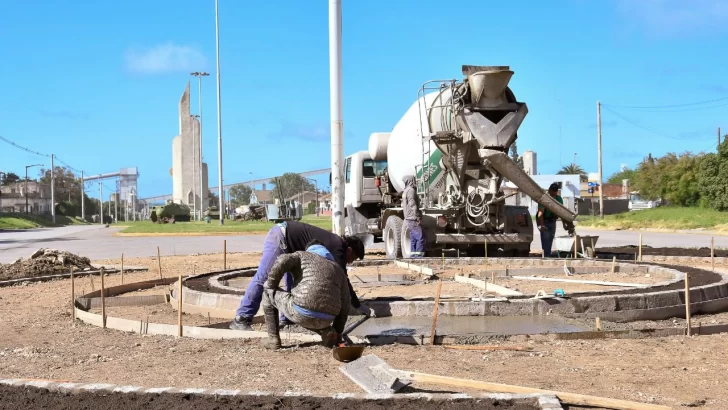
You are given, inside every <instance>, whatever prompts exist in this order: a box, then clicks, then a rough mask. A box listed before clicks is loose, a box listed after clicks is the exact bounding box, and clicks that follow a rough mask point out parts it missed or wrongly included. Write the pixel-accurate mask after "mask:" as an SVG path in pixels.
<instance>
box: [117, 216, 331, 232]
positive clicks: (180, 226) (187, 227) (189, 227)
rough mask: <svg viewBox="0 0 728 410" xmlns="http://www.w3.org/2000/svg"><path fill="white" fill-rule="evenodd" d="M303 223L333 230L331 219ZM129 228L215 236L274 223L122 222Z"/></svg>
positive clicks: (311, 218) (266, 227) (264, 229)
mask: <svg viewBox="0 0 728 410" xmlns="http://www.w3.org/2000/svg"><path fill="white" fill-rule="evenodd" d="M302 221H303V222H305V223H308V224H311V225H314V226H318V227H320V228H324V229H331V217H330V216H325V217H324V216H322V217H316V216H315V215H305V216H304V217H303V220H302ZM120 225H126V226H127V228H126V229H124V230H123V231H121V233H123V234H185V233H187V234H197V233H202V234H206V233H207V234H215V233H238V232H239V233H253V232H268V230H269V229H270V228H272V227H273V223H272V222H263V221H244V222H243V221H231V220H225V225H220V223H219V222H218V221H211V222H210V223H209V224H208V223H206V222H204V221H202V222H198V221H192V222H177V223H175V224H157V223H153V222H151V221H140V222H127V223H125V222H122V223H121V224H120Z"/></svg>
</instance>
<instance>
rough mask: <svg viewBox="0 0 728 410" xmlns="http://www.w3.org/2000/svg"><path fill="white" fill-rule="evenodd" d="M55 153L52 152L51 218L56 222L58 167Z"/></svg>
mask: <svg viewBox="0 0 728 410" xmlns="http://www.w3.org/2000/svg"><path fill="white" fill-rule="evenodd" d="M55 164H56V163H55V155H54V154H51V220H52V221H53V223H56V167H55Z"/></svg>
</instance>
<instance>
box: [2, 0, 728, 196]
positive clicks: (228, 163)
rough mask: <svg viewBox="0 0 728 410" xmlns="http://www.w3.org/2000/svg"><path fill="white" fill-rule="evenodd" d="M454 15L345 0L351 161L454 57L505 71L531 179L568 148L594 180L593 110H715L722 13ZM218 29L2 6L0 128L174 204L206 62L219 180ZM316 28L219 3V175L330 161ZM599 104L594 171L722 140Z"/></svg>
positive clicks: (16, 154)
mask: <svg viewBox="0 0 728 410" xmlns="http://www.w3.org/2000/svg"><path fill="white" fill-rule="evenodd" d="M463 7H464V8H460V6H458V8H457V9H452V8H448V7H447V6H446V3H444V2H442V1H434V0H396V1H392V0H388V1H385V0H366V1H364V0H359V1H354V0H344V4H343V27H344V28H343V36H344V39H343V50H344V51H343V67H344V88H343V90H344V91H343V92H344V128H345V142H344V150H345V153H346V154H350V153H352V152H355V151H359V150H363V149H366V148H367V141H368V137H369V134H370V133H372V132H377V131H389V130H391V128H392V127H393V126H394V124H395V123H396V122H397V121H398V119H399V118H400V117H401V116H402V114H404V113H405V111H406V110H407V108H408V107H409V106H410V105H411V104H412V103H413V102H414V99H415V98H416V96H417V90H418V89H419V87H420V86H421V85H422V83H423V82H424V81H426V80H429V79H439V78H459V77H461V73H460V66H461V65H462V64H475V65H510V66H511V68H512V69H513V70H514V71H515V75H514V77H513V79H512V81H511V84H510V86H511V88H512V90H513V91H514V93H515V94H516V96H517V98H518V99H519V100H521V101H524V102H526V103H527V104H528V106H529V115H528V116H527V117H526V120H525V122H524V123H523V125H522V127H521V129H520V132H519V136H520V138H519V140H518V147H519V150H520V151H521V152H522V151H524V150H527V149H530V150H534V151H536V152H537V153H538V158H539V173H542V174H545V173H553V172H555V171H557V170H558V169H559V167H560V166H561V165H567V164H569V163H570V162H571V161H572V160H573V156H574V153H577V163H579V164H580V165H582V166H583V167H584V168H585V169H586V170H587V171H596V169H597V153H596V152H597V150H596V141H597V133H596V128H595V123H596V101H597V100H601V101H602V102H603V103H604V104H605V105H606V104H611V105H623V106H648V107H653V106H663V105H676V104H684V103H692V102H701V101H708V100H716V99H720V98H728V80H726V76H725V73H726V67H727V66H728V54H727V53H726V52H725V51H726V44H728V43H727V40H728V25H726V24H725V23H724V22H725V21H726V18H728V2H726V1H722V0H691V1H679V0H624V1H623V0H602V1H597V0H593V1H588V0H553V1H542V2H536V1H533V2H496V1H485V2H476V3H474V4H470V5H468V6H467V7H465V6H463ZM214 18H215V15H214V1H212V0H205V1H199V0H198V1H192V0H156V1H153V2H152V1H141V0H126V1H123V2H120V1H112V0H77V1H73V2H66V1H60V0H55V1H53V0H45V1H44V0H39V1H36V2H20V1H16V2H5V3H4V4H3V12H2V13H0V56H1V58H0V78H2V87H1V88H0V89H1V90H2V91H1V92H0V136H3V137H5V138H7V139H9V140H12V141H15V142H16V143H18V144H21V145H23V146H26V147H28V148H30V149H33V150H35V151H39V152H42V153H51V152H52V153H55V154H56V155H57V156H59V157H60V158H61V159H62V160H63V161H64V162H65V163H68V164H70V165H72V166H73V167H74V168H77V169H83V170H84V171H86V172H87V173H90V174H96V173H106V172H115V171H117V170H118V169H119V168H122V167H130V166H137V167H139V171H140V174H141V175H140V181H139V183H140V191H141V192H140V194H141V195H140V196H141V197H144V196H150V195H156V194H166V193H171V192H172V179H171V177H170V176H169V168H170V167H171V163H172V146H171V143H172V138H173V137H174V136H175V135H176V133H177V131H178V122H177V102H178V101H179V98H180V95H181V93H182V92H183V90H184V87H185V84H186V82H187V81H188V79H189V72H191V71H198V70H205V71H208V72H210V73H211V74H213V75H212V76H210V77H207V78H206V79H205V80H204V82H203V104H204V105H203V114H204V119H203V127H204V136H203V138H204V147H203V150H204V157H205V160H206V162H208V164H209V165H210V181H211V183H210V185H211V186H213V185H216V184H217V183H216V182H217V171H216V170H217V124H216V118H215V113H216V93H215V80H214V78H215V77H214V73H215V20H214ZM327 24H328V2H327V1H324V0H288V1H279V2H264V1H255V2H253V1H238V0H220V37H221V69H222V106H223V109H222V135H223V146H224V160H223V161H224V162H223V163H224V179H225V183H232V182H237V181H241V180H247V179H250V178H251V177H255V178H262V177H267V176H272V175H276V174H280V173H283V172H285V171H303V170H309V169H316V168H325V167H327V166H328V165H329V164H330V148H329V120H330V117H329V60H328V26H327ZM195 85H196V83H195V82H193V93H192V107H193V113H194V112H196V107H197V92H196V87H194V86H195ZM687 108H689V109H687ZM610 109H611V110H612V111H609V110H607V109H603V111H602V123H603V150H604V174H605V177H606V176H607V175H609V174H611V173H612V172H614V171H616V170H618V169H619V167H620V165H621V164H627V165H630V166H633V165H635V164H636V163H637V162H638V161H639V160H640V159H641V158H642V157H643V156H645V155H646V154H647V153H648V152H649V153H652V154H653V155H662V154H664V153H666V152H674V151H677V152H682V151H686V150H691V151H702V150H712V149H715V142H716V139H717V138H716V129H717V127H719V126H722V127H723V129H724V130H725V131H727V132H728V121H726V118H728V116H727V115H726V114H728V101H726V100H723V101H719V102H715V103H712V104H706V105H697V106H689V107H678V108H675V109H669V110H636V109H626V108H614V107H611V108H610ZM656 111H657V112H656ZM614 112H616V113H617V114H618V115H617V114H615V113H614ZM620 116H621V117H620ZM628 121H629V122H628ZM39 161H40V162H43V161H45V162H48V163H49V162H50V161H49V160H47V159H44V158H39V157H37V156H34V155H32V154H29V153H26V152H24V151H21V150H18V149H16V148H14V147H12V146H9V145H7V144H5V143H2V142H0V170H10V171H15V172H18V173H22V172H23V167H24V165H26V164H32V163H37V162H39ZM46 165H49V164H46ZM251 172H252V175H251ZM320 181H321V182H322V183H324V182H325V184H327V183H328V177H322V178H320ZM109 184H110V185H111V184H112V183H111V182H110V183H109Z"/></svg>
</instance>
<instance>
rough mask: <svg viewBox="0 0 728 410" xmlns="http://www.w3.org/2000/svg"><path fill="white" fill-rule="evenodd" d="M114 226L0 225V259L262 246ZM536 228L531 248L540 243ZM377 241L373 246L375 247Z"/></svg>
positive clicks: (694, 237) (692, 243)
mask: <svg viewBox="0 0 728 410" xmlns="http://www.w3.org/2000/svg"><path fill="white" fill-rule="evenodd" d="M560 229H561V227H560V226H559V232H557V235H558V234H563V232H561V231H560ZM115 232H118V229H117V228H103V227H101V226H98V225H92V226H88V225H82V226H68V227H63V228H46V229H32V230H23V231H0V263H9V262H12V261H14V260H15V259H17V258H19V257H27V256H28V255H30V254H31V253H32V252H33V251H34V250H36V249H38V248H57V249H63V250H67V251H70V252H73V253H76V254H79V255H83V256H86V257H89V258H91V259H109V258H118V257H120V256H121V253H122V252H123V253H124V256H126V257H142V256H156V254H157V246H159V249H160V252H161V254H162V255H164V256H169V255H189V254H195V253H217V252H222V244H223V240H227V249H228V252H251V251H259V250H261V249H262V248H263V241H264V239H265V237H264V236H263V235H240V236H232V235H228V236H157V237H128V236H127V237H124V236H113V234H114V233H115ZM578 232H579V234H582V235H599V242H598V245H597V246H598V247H599V246H623V245H636V244H637V243H638V241H639V239H638V238H639V233H637V232H621V231H597V230H588V229H579V230H578ZM538 238H539V237H538V234H537V233H536V236H535V240H534V241H533V243H532V248H533V249H540V246H541V245H540V241H539V239H538ZM642 238H643V243H644V244H645V245H648V246H653V247H665V246H675V247H701V246H710V235H704V234H697V233H690V234H682V233H653V232H645V233H643V234H642ZM381 246H382V244H377V245H376V247H381ZM715 246H716V247H718V248H728V236H716V237H715Z"/></svg>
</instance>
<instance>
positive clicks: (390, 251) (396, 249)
mask: <svg viewBox="0 0 728 410" xmlns="http://www.w3.org/2000/svg"><path fill="white" fill-rule="evenodd" d="M401 235H402V218H400V217H398V216H390V217H389V218H388V219H387V224H386V225H385V226H384V235H382V236H383V238H382V239H384V249H385V250H386V251H387V259H397V258H399V257H401V256H402V246H401V244H400V243H401V238H402V236H401Z"/></svg>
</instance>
